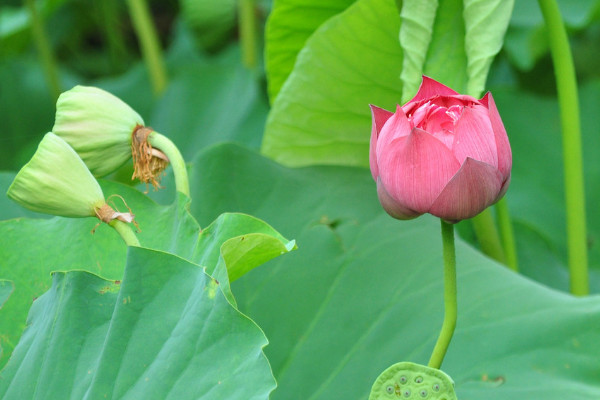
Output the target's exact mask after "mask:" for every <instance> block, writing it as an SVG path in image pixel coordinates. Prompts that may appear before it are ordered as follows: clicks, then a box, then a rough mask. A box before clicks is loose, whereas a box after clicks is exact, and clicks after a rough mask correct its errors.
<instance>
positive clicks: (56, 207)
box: [7, 132, 106, 217]
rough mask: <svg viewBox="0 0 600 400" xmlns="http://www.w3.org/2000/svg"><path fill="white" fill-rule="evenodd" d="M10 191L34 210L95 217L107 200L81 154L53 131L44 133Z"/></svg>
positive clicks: (9, 192)
mask: <svg viewBox="0 0 600 400" xmlns="http://www.w3.org/2000/svg"><path fill="white" fill-rule="evenodd" d="M7 194H8V197H10V198H11V199H13V200H14V201H16V202H17V203H19V204H20V205H22V206H23V207H25V208H28V209H30V210H32V211H37V212H40V213H44V214H51V215H60V216H63V217H93V216H96V215H97V211H96V210H98V209H100V208H102V206H103V205H104V204H105V203H106V202H105V201H104V194H103V193H102V189H101V188H100V185H98V182H97V181H96V179H95V178H94V177H93V176H92V174H91V173H90V171H89V170H88V169H87V167H86V166H85V164H84V163H83V161H82V160H81V158H79V156H78V155H77V153H76V152H75V151H74V150H73V149H72V148H71V147H70V146H69V145H68V144H67V143H66V142H65V141H64V140H62V139H61V138H60V137H58V136H56V135H55V134H54V133H52V132H49V133H47V134H46V135H45V136H44V138H43V139H42V141H41V142H40V144H39V146H38V149H37V151H36V152H35V154H34V155H33V157H32V158H31V160H30V161H29V162H28V163H27V164H25V166H24V167H23V168H21V170H20V171H19V173H18V174H17V176H16V177H15V180H14V181H13V183H12V184H11V185H10V187H9V188H8V193H7Z"/></svg>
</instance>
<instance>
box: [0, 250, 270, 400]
mask: <svg viewBox="0 0 600 400" xmlns="http://www.w3.org/2000/svg"><path fill="white" fill-rule="evenodd" d="M266 344H267V340H266V338H265V336H264V334H263V333H262V331H261V330H260V328H259V327H258V326H256V324H255V323H254V322H252V320H250V319H249V318H247V317H245V316H244V315H243V314H241V313H240V312H238V311H237V310H236V309H235V308H233V307H232V306H231V305H230V304H229V302H228V301H227V300H226V299H225V297H224V295H223V293H222V292H221V290H220V289H219V284H218V283H217V282H216V281H215V280H214V279H213V278H211V277H210V276H209V275H207V274H206V273H204V272H203V270H202V268H200V267H198V266H197V265H195V264H192V263H190V262H188V261H185V260H183V259H182V258H179V257H176V256H173V255H171V254H167V253H163V252H158V251H153V250H149V249H144V248H136V247H132V248H130V249H129V251H128V255H127V264H126V266H125V274H124V277H123V281H122V283H121V284H119V283H118V282H114V281H106V280H103V279H101V278H99V277H97V276H95V275H93V274H90V273H87V272H83V271H72V272H66V273H63V272H59V273H55V274H54V280H53V285H52V288H51V289H50V290H49V291H48V292H47V293H45V294H44V295H43V296H41V297H40V298H38V299H37V300H36V301H35V302H34V303H33V306H32V308H31V312H30V314H29V317H28V328H27V330H26V331H25V333H24V334H23V337H22V339H21V341H20V343H19V345H18V346H17V348H16V349H15V352H14V353H13V356H12V358H11V359H10V361H9V362H8V364H7V366H6V368H5V369H4V370H3V371H2V379H0V397H2V398H6V399H8V398H19V399H30V398H37V397H38V396H40V393H43V395H42V397H44V398H53V399H68V398H79V399H82V398H98V399H100V398H115V399H116V398H118V399H150V398H160V399H192V398H194V399H207V400H208V399H225V398H227V399H239V400H247V399H267V398H268V397H269V393H270V392H271V391H272V390H273V389H274V388H275V385H276V384H275V380H274V379H273V375H272V374H271V370H270V367H269V363H268V361H267V359H266V358H265V356H264V354H263V353H262V348H263V347H264V346H265V345H266Z"/></svg>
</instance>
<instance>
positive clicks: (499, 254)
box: [471, 208, 506, 264]
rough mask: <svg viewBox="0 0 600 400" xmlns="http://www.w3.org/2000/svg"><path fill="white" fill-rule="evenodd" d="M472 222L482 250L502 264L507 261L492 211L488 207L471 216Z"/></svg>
mask: <svg viewBox="0 0 600 400" xmlns="http://www.w3.org/2000/svg"><path fill="white" fill-rule="evenodd" d="M471 222H472V223H473V229H474V230H475V235H476V236H477V240H478V241H479V245H480V246H481V250H482V251H483V252H484V253H485V254H487V255H488V256H490V257H491V258H493V259H494V260H496V261H499V262H501V263H502V264H504V263H506V257H505V255H504V250H503V249H502V243H501V242H500V235H499V234H498V229H497V228H496V224H495V223H494V217H493V216H492V211H491V210H490V209H489V208H486V209H485V210H483V211H482V212H481V213H480V214H479V215H477V216H475V217H473V218H471Z"/></svg>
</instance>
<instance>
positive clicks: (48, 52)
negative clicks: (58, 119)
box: [25, 0, 61, 101]
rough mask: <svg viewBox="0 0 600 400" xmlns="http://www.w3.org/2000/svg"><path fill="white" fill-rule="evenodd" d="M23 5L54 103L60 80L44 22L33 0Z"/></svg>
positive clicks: (58, 91)
mask: <svg viewBox="0 0 600 400" xmlns="http://www.w3.org/2000/svg"><path fill="white" fill-rule="evenodd" d="M25 4H26V5H27V9H28V11H29V17H30V18H31V33H32V34H33V40H34V41H35V45H36V47H37V50H38V52H39V54H40V57H41V59H42V65H43V66H44V74H45V75H46V82H47V83H48V88H49V89H50V93H51V94H52V96H53V99H54V101H56V100H57V99H58V96H60V92H61V89H60V88H61V85H60V78H59V76H58V68H57V66H56V60H55V58H54V53H53V52H52V47H51V46H50V43H49V41H48V36H47V35H46V30H45V28H44V22H43V21H42V18H41V17H40V15H39V14H38V11H37V9H36V6H35V1H34V0H26V1H25Z"/></svg>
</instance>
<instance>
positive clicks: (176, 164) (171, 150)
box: [148, 131, 190, 197]
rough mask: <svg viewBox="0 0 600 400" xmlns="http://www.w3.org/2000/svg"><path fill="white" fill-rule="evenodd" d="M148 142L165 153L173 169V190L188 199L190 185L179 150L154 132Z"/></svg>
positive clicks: (166, 138) (164, 137)
mask: <svg viewBox="0 0 600 400" xmlns="http://www.w3.org/2000/svg"><path fill="white" fill-rule="evenodd" d="M148 142H149V143H150V144H151V145H152V147H155V148H157V149H159V150H160V151H162V152H163V153H165V155H166V156H167V157H168V158H169V163H170V164H171V167H172V168H173V175H175V188H176V189H177V191H178V192H181V193H183V194H185V195H186V196H187V197H190V183H189V179H188V174H187V167H186V165H185V160H184V159H183V156H182V155H181V153H180V152H179V149H178V148H177V146H175V144H174V143H173V142H171V140H169V138H168V137H166V136H163V135H161V134H160V133H158V132H156V131H152V133H150V135H149V136H148Z"/></svg>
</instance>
